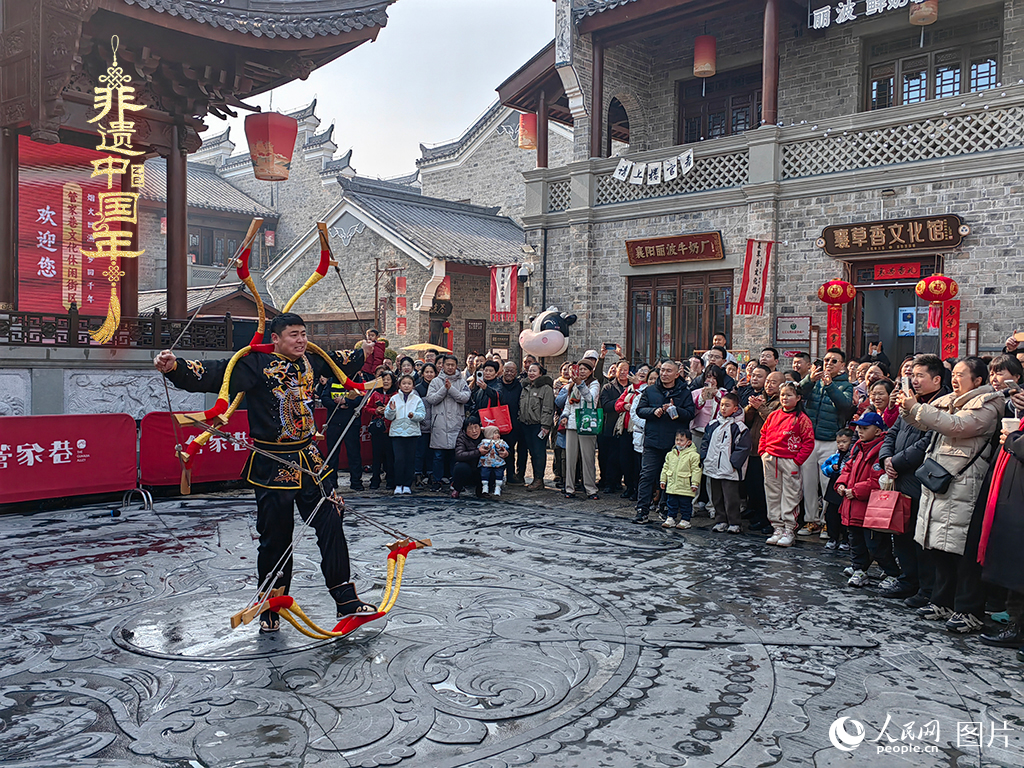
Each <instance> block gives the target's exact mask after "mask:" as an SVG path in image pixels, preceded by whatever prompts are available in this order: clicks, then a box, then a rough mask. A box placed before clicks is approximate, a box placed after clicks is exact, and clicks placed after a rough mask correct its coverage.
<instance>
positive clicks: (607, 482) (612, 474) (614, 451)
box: [597, 433, 633, 491]
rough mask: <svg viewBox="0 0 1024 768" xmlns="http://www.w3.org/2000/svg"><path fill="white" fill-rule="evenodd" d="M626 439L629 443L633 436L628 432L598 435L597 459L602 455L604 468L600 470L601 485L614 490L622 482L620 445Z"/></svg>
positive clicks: (622, 468) (623, 471) (622, 471)
mask: <svg viewBox="0 0 1024 768" xmlns="http://www.w3.org/2000/svg"><path fill="white" fill-rule="evenodd" d="M627 441H628V442H629V443H630V444H632V441H633V436H632V435H630V434H628V433H626V434H625V435H598V437H597V451H598V459H600V458H601V457H602V456H603V457H604V465H603V466H604V468H603V469H602V470H601V482H600V486H601V487H603V488H610V489H612V490H613V491H614V490H618V487H619V485H620V484H621V483H622V479H623V476H624V475H625V468H624V467H623V464H622V457H623V450H622V446H623V443H625V442H627Z"/></svg>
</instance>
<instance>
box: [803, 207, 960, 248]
mask: <svg viewBox="0 0 1024 768" xmlns="http://www.w3.org/2000/svg"><path fill="white" fill-rule="evenodd" d="M970 233H971V228H970V227H969V226H967V225H966V224H964V222H963V219H961V218H960V217H959V216H957V215H955V214H943V215H940V216H922V217H920V218H915V219H890V220H888V221H868V222H863V223H857V224H840V225H836V226H832V227H825V229H824V230H822V232H821V237H819V238H818V241H817V245H818V247H819V248H821V249H822V250H824V251H825V253H827V254H828V255H829V256H837V257H839V258H849V257H851V256H868V255H872V254H876V253H894V252H906V251H935V250H950V249H953V248H957V247H959V246H960V244H961V243H962V242H963V241H964V238H965V237H966V236H967V235H969V234H970Z"/></svg>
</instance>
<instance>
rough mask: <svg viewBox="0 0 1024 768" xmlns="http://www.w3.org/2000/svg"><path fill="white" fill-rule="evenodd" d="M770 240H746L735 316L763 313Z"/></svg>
mask: <svg viewBox="0 0 1024 768" xmlns="http://www.w3.org/2000/svg"><path fill="white" fill-rule="evenodd" d="M773 245H774V243H773V242H772V241H770V240H747V256H746V259H745V261H744V262H743V283H742V285H741V286H740V295H739V298H738V299H737V301H736V314H737V315H760V314H763V313H764V294H765V289H766V287H767V285H768V267H769V264H770V262H771V256H772V246H773Z"/></svg>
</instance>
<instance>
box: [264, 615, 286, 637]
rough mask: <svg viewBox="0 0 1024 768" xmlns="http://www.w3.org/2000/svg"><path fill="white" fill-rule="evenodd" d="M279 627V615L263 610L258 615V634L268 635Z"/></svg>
mask: <svg viewBox="0 0 1024 768" xmlns="http://www.w3.org/2000/svg"><path fill="white" fill-rule="evenodd" d="M279 629H281V617H280V616H278V615H277V614H276V613H274V612H273V611H264V612H263V613H262V614H261V615H260V634H261V635H269V634H271V633H273V632H277V631H278V630H279Z"/></svg>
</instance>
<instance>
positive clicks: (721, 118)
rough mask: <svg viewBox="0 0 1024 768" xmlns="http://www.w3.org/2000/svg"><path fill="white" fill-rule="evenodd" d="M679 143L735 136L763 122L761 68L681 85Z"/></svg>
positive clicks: (720, 74)
mask: <svg viewBox="0 0 1024 768" xmlns="http://www.w3.org/2000/svg"><path fill="white" fill-rule="evenodd" d="M677 93H678V101H679V122H678V129H677V132H678V136H677V140H676V143H677V144H691V143H693V142H695V141H700V140H702V139H717V138H719V137H721V136H733V135H736V134H739V133H743V132H745V131H749V130H751V129H753V128H757V127H758V126H759V125H760V124H761V67H760V66H757V67H748V68H746V69H740V70H736V71H734V72H721V73H719V74H717V75H715V76H714V77H709V78H707V82H704V81H702V80H699V79H698V80H686V81H685V82H681V83H679V85H678V91H677Z"/></svg>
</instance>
